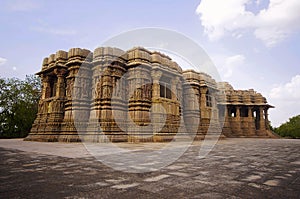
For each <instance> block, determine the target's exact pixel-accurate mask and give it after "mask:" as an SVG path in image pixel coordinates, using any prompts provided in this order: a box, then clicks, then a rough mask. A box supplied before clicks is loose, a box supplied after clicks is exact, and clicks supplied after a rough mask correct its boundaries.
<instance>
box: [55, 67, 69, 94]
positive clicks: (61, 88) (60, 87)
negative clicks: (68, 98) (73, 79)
mask: <svg viewBox="0 0 300 199" xmlns="http://www.w3.org/2000/svg"><path fill="white" fill-rule="evenodd" d="M54 72H55V74H56V75H57V84H56V97H57V98H64V97H65V93H66V91H65V76H64V75H65V73H66V70H64V69H60V70H58V69H55V71H54Z"/></svg>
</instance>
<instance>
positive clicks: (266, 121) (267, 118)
mask: <svg viewBox="0 0 300 199" xmlns="http://www.w3.org/2000/svg"><path fill="white" fill-rule="evenodd" d="M265 127H266V129H267V130H270V126H269V117H268V108H267V107H266V108H265Z"/></svg>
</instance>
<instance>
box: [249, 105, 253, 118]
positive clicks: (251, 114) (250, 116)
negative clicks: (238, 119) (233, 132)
mask: <svg viewBox="0 0 300 199" xmlns="http://www.w3.org/2000/svg"><path fill="white" fill-rule="evenodd" d="M248 118H249V120H250V121H252V120H253V113H252V107H251V106H249V107H248Z"/></svg>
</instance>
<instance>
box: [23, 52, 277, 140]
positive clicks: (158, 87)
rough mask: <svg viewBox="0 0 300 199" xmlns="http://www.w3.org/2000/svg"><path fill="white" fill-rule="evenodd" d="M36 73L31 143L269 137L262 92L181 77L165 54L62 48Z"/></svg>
mask: <svg viewBox="0 0 300 199" xmlns="http://www.w3.org/2000/svg"><path fill="white" fill-rule="evenodd" d="M37 75H39V76H40V78H41V81H42V93H41V99H40V101H39V108H38V113H37V118H36V119H35V121H34V123H33V125H32V129H31V132H30V134H29V135H28V136H27V137H26V138H25V140H28V141H60V142H77V141H82V139H83V137H80V135H81V134H84V135H89V136H90V137H89V139H90V140H92V141H93V142H106V141H112V142H147V141H153V142H162V141H170V140H172V139H173V138H174V136H175V135H180V134H181V133H182V135H186V134H188V133H189V131H195V137H194V139H203V138H204V137H205V135H206V134H207V132H208V131H209V132H210V133H212V134H213V133H216V134H217V133H221V136H220V137H274V134H273V133H272V132H271V131H270V129H269V121H268V109H269V108H272V106H271V105H269V104H268V103H267V101H266V98H265V97H263V96H262V95H261V94H260V93H257V92H256V91H254V90H253V89H249V90H235V89H233V88H232V86H231V85H230V84H229V83H227V82H216V81H215V80H214V79H213V78H212V77H211V76H210V75H208V74H205V73H201V72H195V71H193V70H185V71H183V70H182V69H181V68H180V66H178V64H177V63H176V62H174V61H172V60H171V58H170V57H168V56H167V55H164V54H162V53H160V52H156V51H154V52H151V51H149V50H147V49H145V48H142V47H136V48H133V49H130V50H128V51H126V52H125V51H123V50H120V49H118V48H111V47H99V48H97V49H95V50H94V52H91V51H89V50H86V49H80V48H72V49H70V50H69V51H68V52H65V51H61V50H60V51H57V52H56V54H51V55H50V56H49V57H47V58H45V59H44V61H43V66H42V70H41V71H40V72H38V73H37ZM153 124H154V125H153ZM182 126H183V127H182ZM182 129H185V130H182ZM85 138H86V137H85Z"/></svg>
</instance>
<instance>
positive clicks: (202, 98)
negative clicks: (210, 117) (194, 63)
mask: <svg viewBox="0 0 300 199" xmlns="http://www.w3.org/2000/svg"><path fill="white" fill-rule="evenodd" d="M207 90H208V88H207V87H201V88H200V110H201V118H205V117H206V115H205V113H206V112H207V111H206V93H207Z"/></svg>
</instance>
